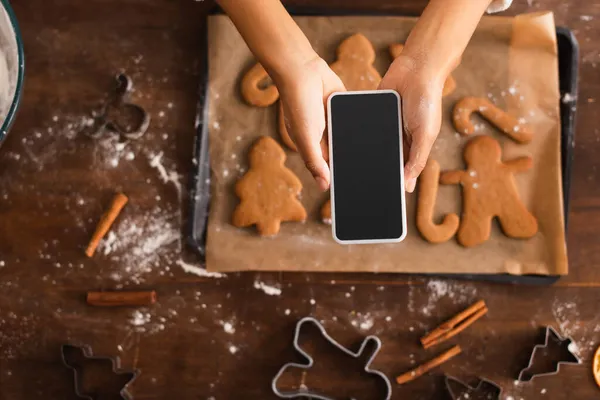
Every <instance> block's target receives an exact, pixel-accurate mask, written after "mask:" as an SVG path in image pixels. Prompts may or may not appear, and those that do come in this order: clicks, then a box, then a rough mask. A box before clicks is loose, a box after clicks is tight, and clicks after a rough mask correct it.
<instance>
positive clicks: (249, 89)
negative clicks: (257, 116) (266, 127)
mask: <svg viewBox="0 0 600 400" xmlns="http://www.w3.org/2000/svg"><path fill="white" fill-rule="evenodd" d="M242 97H243V98H244V100H246V102H247V103H248V104H250V105H251V106H256V107H268V106H270V105H271V104H273V103H275V102H276V101H277V99H279V91H278V90H277V87H276V86H275V85H274V84H273V82H272V81H271V79H270V78H269V74H267V71H265V69H264V68H263V66H262V65H260V64H258V63H257V64H255V65H254V66H253V67H252V68H250V70H249V71H248V72H246V75H244V77H243V78H242Z"/></svg>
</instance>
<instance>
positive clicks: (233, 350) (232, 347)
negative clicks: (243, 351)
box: [229, 345, 239, 354]
mask: <svg viewBox="0 0 600 400" xmlns="http://www.w3.org/2000/svg"><path fill="white" fill-rule="evenodd" d="M238 350H239V349H238V348H237V346H234V345H229V352H230V353H231V354H235V353H237V352H238Z"/></svg>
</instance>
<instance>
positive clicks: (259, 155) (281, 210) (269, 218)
mask: <svg viewBox="0 0 600 400" xmlns="http://www.w3.org/2000/svg"><path fill="white" fill-rule="evenodd" d="M249 161H250V169H249V170H248V172H247V173H246V174H245V175H244V176H243V177H242V178H241V179H240V180H239V181H238V182H237V183H236V185H235V193H236V195H237V196H238V197H239V198H240V200H241V202H240V204H238V206H237V207H236V209H235V211H234V212H233V225H235V226H237V227H239V228H242V227H247V226H250V225H256V229H257V230H258V232H259V233H260V234H261V235H262V236H272V235H276V234H277V233H278V232H279V226H280V223H281V222H282V221H304V220H305V219H306V211H305V210H304V207H303V206H302V204H300V202H299V201H298V199H297V196H298V195H299V194H300V191H301V190H302V183H301V182H300V180H299V179H298V178H297V177H296V175H294V173H293V172H292V171H291V170H289V169H288V168H286V167H285V165H284V163H285V152H284V151H283V149H282V148H281V146H279V144H277V142H276V141H275V140H273V139H272V138H270V137H267V136H263V137H261V138H260V139H258V141H257V142H256V143H255V144H254V145H253V146H252V149H251V150H250V154H249Z"/></svg>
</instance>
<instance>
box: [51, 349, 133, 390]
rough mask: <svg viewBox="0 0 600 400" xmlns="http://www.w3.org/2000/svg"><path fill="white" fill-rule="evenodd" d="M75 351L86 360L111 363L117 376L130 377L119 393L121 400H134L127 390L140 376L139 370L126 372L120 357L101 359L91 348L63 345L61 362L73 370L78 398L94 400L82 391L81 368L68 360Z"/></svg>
mask: <svg viewBox="0 0 600 400" xmlns="http://www.w3.org/2000/svg"><path fill="white" fill-rule="evenodd" d="M73 350H79V351H81V353H82V354H83V357H84V358H85V359H86V360H99V361H110V362H111V365H112V371H113V372H114V373H115V374H116V375H128V376H129V377H130V378H129V380H128V381H127V383H126V384H125V385H124V386H123V389H121V391H120V392H119V395H120V396H121V398H122V399H123V400H133V397H132V395H131V394H130V393H129V391H128V390H127V388H128V387H129V385H131V383H132V382H133V381H134V380H135V379H136V378H137V377H138V375H139V374H140V371H139V370H133V371H126V370H123V369H122V368H121V359H120V358H119V357H101V356H95V355H94V353H93V352H92V348H91V347H89V346H79V345H73V344H63V345H62V347H61V349H60V355H61V360H62V363H63V364H64V366H65V367H67V368H69V369H71V370H73V382H74V383H73V389H74V391H75V395H76V396H77V397H79V398H80V399H85V400H94V396H92V395H89V394H85V393H84V392H83V390H82V388H81V387H80V383H81V382H80V375H81V371H80V368H79V367H78V366H74V365H72V364H71V363H70V362H69V360H68V356H67V354H68V353H69V352H70V351H73Z"/></svg>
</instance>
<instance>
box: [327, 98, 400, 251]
mask: <svg viewBox="0 0 600 400" xmlns="http://www.w3.org/2000/svg"><path fill="white" fill-rule="evenodd" d="M399 107H400V104H399V100H398V97H397V96H396V95H395V94H394V93H390V92H375V93H366V94H341V95H335V96H333V97H332V98H331V102H330V109H329V112H330V118H331V119H330V123H331V126H330V134H331V150H332V153H331V154H332V160H331V165H332V169H333V181H332V191H333V196H332V197H333V204H332V206H333V215H332V217H333V218H334V221H333V222H334V230H335V232H334V233H335V236H336V237H337V238H338V239H339V240H341V241H393V240H398V239H399V238H401V237H402V235H403V233H404V229H405V227H404V226H403V224H404V220H405V219H404V217H403V210H404V204H402V202H403V198H404V196H403V188H402V185H401V179H402V177H401V174H402V170H403V168H402V158H401V155H400V154H401V142H400V141H401V140H402V139H401V131H400V122H399V120H400V118H399V110H400V108H399Z"/></svg>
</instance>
